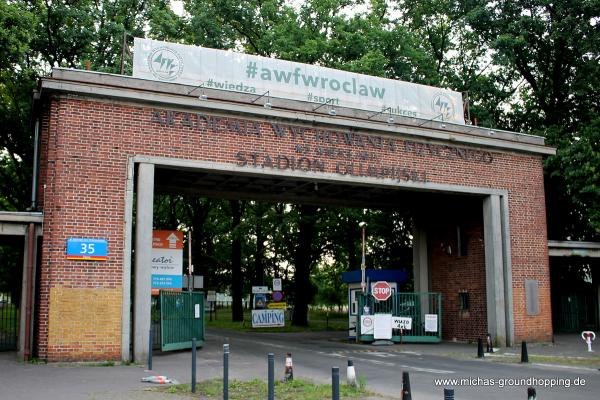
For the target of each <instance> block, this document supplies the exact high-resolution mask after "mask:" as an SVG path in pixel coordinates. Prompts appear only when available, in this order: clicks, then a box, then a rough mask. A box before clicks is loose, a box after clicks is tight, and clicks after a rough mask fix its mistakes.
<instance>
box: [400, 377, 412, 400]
mask: <svg viewBox="0 0 600 400" xmlns="http://www.w3.org/2000/svg"><path fill="white" fill-rule="evenodd" d="M400 399H401V400H412V394H411V393H410V378H409V377H408V372H402V392H401V393H400Z"/></svg>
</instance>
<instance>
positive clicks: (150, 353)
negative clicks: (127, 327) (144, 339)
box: [148, 328, 154, 371]
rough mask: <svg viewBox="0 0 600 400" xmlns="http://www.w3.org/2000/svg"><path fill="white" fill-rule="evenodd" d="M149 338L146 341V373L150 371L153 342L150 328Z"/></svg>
mask: <svg viewBox="0 0 600 400" xmlns="http://www.w3.org/2000/svg"><path fill="white" fill-rule="evenodd" d="M149 336H150V338H149V339H148V371H152V341H153V340H154V338H153V336H154V335H153V332H152V328H150V335H149Z"/></svg>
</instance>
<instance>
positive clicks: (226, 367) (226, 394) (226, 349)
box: [223, 344, 229, 400]
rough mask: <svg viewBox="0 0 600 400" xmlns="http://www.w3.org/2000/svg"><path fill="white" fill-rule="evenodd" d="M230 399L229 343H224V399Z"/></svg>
mask: <svg viewBox="0 0 600 400" xmlns="http://www.w3.org/2000/svg"><path fill="white" fill-rule="evenodd" d="M228 399H229V345H228V344H224V345H223V400H228Z"/></svg>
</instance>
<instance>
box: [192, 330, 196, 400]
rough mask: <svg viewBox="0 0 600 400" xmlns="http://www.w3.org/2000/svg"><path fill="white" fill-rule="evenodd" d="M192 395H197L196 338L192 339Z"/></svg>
mask: <svg viewBox="0 0 600 400" xmlns="http://www.w3.org/2000/svg"><path fill="white" fill-rule="evenodd" d="M192 393H196V338H192Z"/></svg>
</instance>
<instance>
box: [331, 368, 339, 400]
mask: <svg viewBox="0 0 600 400" xmlns="http://www.w3.org/2000/svg"><path fill="white" fill-rule="evenodd" d="M331 398H332V400H340V369H339V367H333V368H331Z"/></svg>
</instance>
